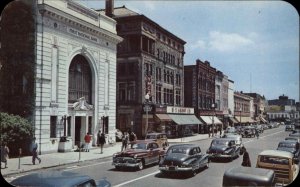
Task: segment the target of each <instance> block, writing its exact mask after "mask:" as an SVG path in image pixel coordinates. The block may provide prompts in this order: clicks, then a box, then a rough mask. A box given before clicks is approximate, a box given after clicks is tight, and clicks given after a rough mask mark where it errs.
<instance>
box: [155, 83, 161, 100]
mask: <svg viewBox="0 0 300 187" xmlns="http://www.w3.org/2000/svg"><path fill="white" fill-rule="evenodd" d="M156 103H158V104H161V86H160V85H156Z"/></svg>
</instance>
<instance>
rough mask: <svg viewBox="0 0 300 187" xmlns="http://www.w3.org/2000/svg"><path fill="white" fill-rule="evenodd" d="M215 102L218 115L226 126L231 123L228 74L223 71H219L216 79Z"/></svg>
mask: <svg viewBox="0 0 300 187" xmlns="http://www.w3.org/2000/svg"><path fill="white" fill-rule="evenodd" d="M215 84H216V87H215V93H216V95H215V103H216V105H217V109H216V110H218V111H219V112H218V117H219V119H220V120H221V121H222V122H223V125H224V128H225V127H226V126H228V125H229V110H228V89H229V81H228V76H227V75H225V74H224V73H223V72H221V71H217V73H216V79H215Z"/></svg>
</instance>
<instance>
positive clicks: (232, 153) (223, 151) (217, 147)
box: [207, 138, 240, 160]
mask: <svg viewBox="0 0 300 187" xmlns="http://www.w3.org/2000/svg"><path fill="white" fill-rule="evenodd" d="M239 152H240V150H239V147H238V146H236V144H235V140H233V139H231V138H216V139H214V140H212V142H211V144H210V147H209V148H208V150H207V153H208V154H210V155H211V158H212V159H213V158H227V159H230V160H233V158H236V157H239Z"/></svg>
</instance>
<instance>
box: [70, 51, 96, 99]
mask: <svg viewBox="0 0 300 187" xmlns="http://www.w3.org/2000/svg"><path fill="white" fill-rule="evenodd" d="M81 97H84V98H85V99H86V101H87V102H88V103H90V104H92V99H91V97H92V73H91V69H90V66H89V64H88V62H87V60H86V59H85V57H83V56H81V55H76V56H75V57H74V58H73V60H72V62H71V65H70V69H69V103H74V102H76V101H77V100H78V99H79V98H81Z"/></svg>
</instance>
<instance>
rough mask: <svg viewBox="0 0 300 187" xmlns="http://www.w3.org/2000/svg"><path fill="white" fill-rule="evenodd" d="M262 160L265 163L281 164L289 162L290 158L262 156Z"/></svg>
mask: <svg viewBox="0 0 300 187" xmlns="http://www.w3.org/2000/svg"><path fill="white" fill-rule="evenodd" d="M260 161H261V162H265V163H270V164H281V165H288V164H289V159H287V158H280V157H271V156H261V157H260Z"/></svg>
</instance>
